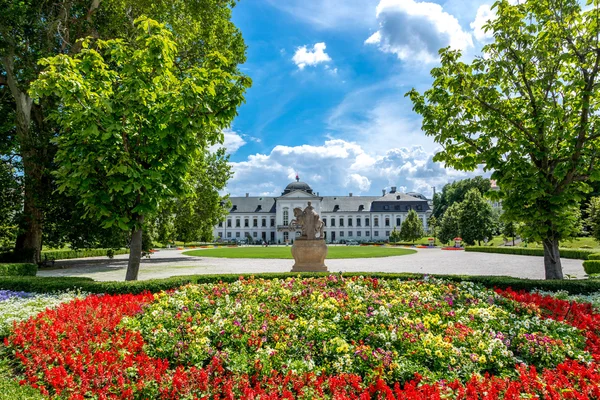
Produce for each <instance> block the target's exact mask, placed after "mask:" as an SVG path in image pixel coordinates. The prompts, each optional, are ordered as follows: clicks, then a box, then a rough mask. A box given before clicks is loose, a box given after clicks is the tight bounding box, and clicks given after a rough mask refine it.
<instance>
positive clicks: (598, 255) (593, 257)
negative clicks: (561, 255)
mask: <svg viewBox="0 0 600 400" xmlns="http://www.w3.org/2000/svg"><path fill="white" fill-rule="evenodd" d="M587 259H588V260H600V253H594V254H590V255H589V256H588V258H587Z"/></svg>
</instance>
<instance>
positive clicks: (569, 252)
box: [465, 246, 594, 260]
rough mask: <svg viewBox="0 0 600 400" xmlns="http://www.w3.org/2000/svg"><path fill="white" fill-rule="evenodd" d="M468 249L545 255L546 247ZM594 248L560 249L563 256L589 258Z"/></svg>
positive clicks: (475, 247)
mask: <svg viewBox="0 0 600 400" xmlns="http://www.w3.org/2000/svg"><path fill="white" fill-rule="evenodd" d="M465 250H466V251H477V252H481V253H498V254H515V255H519V256H540V257H543V256H544V249H541V248H531V247H484V246H467V247H466V248H465ZM592 253H594V250H587V249H560V257H561V258H572V259H576V260H587V259H588V256H589V255H590V254H592Z"/></svg>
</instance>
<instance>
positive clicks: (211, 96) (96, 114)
mask: <svg viewBox="0 0 600 400" xmlns="http://www.w3.org/2000/svg"><path fill="white" fill-rule="evenodd" d="M136 28H137V31H136V35H135V38H134V39H131V40H129V41H125V40H119V39H114V40H106V41H105V40H97V41H91V40H85V41H83V44H82V47H83V49H82V51H81V52H80V53H77V54H75V55H74V56H73V57H71V56H68V55H58V56H55V57H50V58H47V59H44V60H42V61H41V62H42V63H43V64H44V65H45V66H46V70H45V71H44V72H43V73H42V74H40V77H39V78H38V80H37V81H36V82H34V83H33V84H32V89H31V93H32V95H33V96H34V98H36V99H38V98H40V97H43V96H56V97H57V98H58V99H60V102H61V105H62V106H61V108H59V109H58V110H55V112H53V113H52V114H51V117H52V118H53V120H55V121H57V122H58V123H59V124H60V125H61V126H62V128H63V134H62V135H61V136H59V137H58V139H57V143H58V151H57V154H56V160H57V162H58V163H59V164H60V167H59V168H58V170H57V171H56V177H57V181H58V183H59V191H61V192H62V191H66V192H67V193H69V194H71V195H73V196H77V198H78V199H79V204H80V205H82V206H83V207H84V209H85V214H84V217H89V218H91V219H95V220H99V221H102V225H103V227H105V228H110V227H119V228H121V229H122V230H124V231H132V232H134V234H133V238H132V242H131V257H130V261H131V262H130V265H129V268H128V274H127V277H128V279H136V278H137V269H138V268H139V252H140V251H141V246H142V244H141V243H140V242H139V240H140V238H141V235H139V231H140V230H141V229H142V224H143V221H144V218H146V217H148V216H150V215H153V214H156V213H157V210H158V206H159V204H160V203H161V202H164V201H168V200H170V199H172V198H173V197H180V196H185V195H187V194H188V193H189V192H190V191H191V190H192V185H191V184H190V180H191V178H194V177H197V175H192V174H190V172H191V171H192V169H191V167H190V166H193V165H198V163H197V161H196V160H198V159H203V158H204V154H205V153H206V152H207V151H208V148H209V147H210V146H212V145H214V144H216V143H219V142H220V141H221V140H222V133H221V131H222V129H224V128H225V127H227V126H228V125H229V124H230V123H231V120H232V119H233V117H234V116H235V115H236V108H237V106H239V105H240V103H241V102H242V101H243V93H244V91H245V90H246V88H247V87H248V86H249V84H250V82H249V79H248V78H246V77H245V76H243V75H241V74H240V75H234V74H232V73H230V72H228V71H231V70H232V67H231V65H230V64H231V61H229V60H227V58H225V57H224V56H223V55H222V54H219V53H217V52H214V53H212V54H211V55H210V56H208V57H207V59H206V60H205V63H204V64H203V65H201V66H189V67H188V68H182V66H181V65H180V64H178V63H177V44H176V42H175V41H174V40H173V36H172V33H171V31H169V30H168V29H167V28H165V26H164V25H161V24H159V23H157V22H156V21H153V20H151V19H148V18H139V19H138V20H137V21H136ZM206 172H207V171H205V170H204V169H202V170H201V173H200V175H202V174H203V173H206ZM212 178H213V177H212V176H209V177H208V178H207V179H206V180H205V182H208V183H210V182H211V179H212ZM135 232H137V234H136V233H135ZM146 243H148V241H146Z"/></svg>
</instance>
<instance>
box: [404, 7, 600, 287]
mask: <svg viewBox="0 0 600 400" xmlns="http://www.w3.org/2000/svg"><path fill="white" fill-rule="evenodd" d="M599 8H600V4H599V1H598V0H594V1H591V2H589V6H588V7H586V8H585V10H584V9H582V6H581V4H580V2H579V1H577V0H564V1H560V2H558V1H555V0H528V1H526V2H520V3H519V4H514V5H513V4H511V3H510V2H509V1H507V0H502V1H498V2H496V3H495V4H494V10H495V12H496V14H497V18H495V19H493V20H491V21H490V22H489V23H488V24H487V29H488V30H490V31H491V32H492V33H493V36H494V41H493V42H492V43H490V44H488V45H486V46H484V48H483V50H482V52H483V55H482V56H481V57H478V58H476V59H475V60H474V61H472V62H465V61H464V60H463V59H462V58H461V54H460V52H459V51H454V50H451V49H449V48H446V49H442V50H441V51H440V56H441V65H440V66H439V67H436V68H434V69H432V71H431V75H432V77H433V79H434V81H433V85H432V87H431V89H429V90H427V91H425V92H424V93H422V94H421V93H419V92H417V91H416V90H414V89H413V90H411V91H410V92H409V93H408V94H407V95H409V96H410V98H411V100H412V102H413V104H414V110H415V111H416V112H417V113H419V114H421V115H422V116H423V125H422V129H423V131H424V132H425V133H426V134H427V135H431V136H433V137H434V140H435V141H436V142H437V143H439V144H441V145H442V147H443V150H442V151H441V152H439V153H437V154H436V156H435V160H436V161H441V162H444V163H445V164H446V165H447V166H450V167H453V168H456V169H460V170H474V169H475V168H476V167H477V166H478V165H480V164H483V165H484V166H485V169H486V170H491V171H493V173H492V179H495V180H497V183H498V186H499V187H500V191H499V193H498V196H500V197H502V199H503V208H504V211H505V213H507V214H508V216H509V217H510V219H512V220H517V221H522V222H524V227H523V231H524V233H525V235H526V237H529V238H531V239H533V240H536V241H540V242H542V243H543V245H544V254H545V257H544V266H545V272H546V278H547V279H561V278H562V277H563V274H562V267H561V264H560V254H559V250H558V243H559V240H561V239H566V238H568V237H570V236H572V235H574V234H576V233H577V231H578V216H577V213H576V209H577V208H578V203H579V202H580V201H581V199H582V198H583V196H584V194H585V193H586V192H587V191H588V190H589V184H588V183H589V182H590V181H595V180H599V179H600V168H598V158H599V157H600V153H599V152H598V148H600V127H599V126H598V122H599V118H600V113H599V111H600V110H599V108H600V93H599V90H600V85H599V84H598V73H599V71H600V41H599V39H598V38H599V37H600V24H598V20H600V10H599Z"/></svg>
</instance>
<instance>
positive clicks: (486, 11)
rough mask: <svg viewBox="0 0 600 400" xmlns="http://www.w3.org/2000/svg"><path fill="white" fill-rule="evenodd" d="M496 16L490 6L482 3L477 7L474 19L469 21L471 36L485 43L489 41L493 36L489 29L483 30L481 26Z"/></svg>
mask: <svg viewBox="0 0 600 400" xmlns="http://www.w3.org/2000/svg"><path fill="white" fill-rule="evenodd" d="M495 18H496V13H495V12H494V11H492V8H491V7H490V6H489V5H488V4H483V5H481V6H479V8H478V9H477V15H476V16H475V20H474V21H473V22H471V24H470V26H471V29H473V36H475V39H477V41H478V42H481V43H485V42H488V41H490V40H491V39H492V38H493V37H494V36H493V34H492V32H491V31H487V32H486V31H485V30H484V29H483V26H484V25H485V24H487V23H488V21H490V20H494V19H495Z"/></svg>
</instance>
